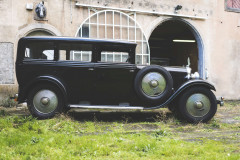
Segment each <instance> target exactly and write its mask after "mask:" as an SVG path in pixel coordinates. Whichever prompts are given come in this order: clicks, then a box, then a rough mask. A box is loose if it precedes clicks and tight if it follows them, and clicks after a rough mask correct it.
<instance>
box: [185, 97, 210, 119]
mask: <svg viewBox="0 0 240 160" xmlns="http://www.w3.org/2000/svg"><path fill="white" fill-rule="evenodd" d="M186 108H187V111H188V113H189V114H190V115H191V116H193V117H203V116H205V115H206V114H207V113H208V112H209V111H210V108H211V102H210V100H209V98H208V97H207V96H206V95H204V94H201V93H196V94H193V95H191V96H190V97H189V98H188V99H187V103H186Z"/></svg>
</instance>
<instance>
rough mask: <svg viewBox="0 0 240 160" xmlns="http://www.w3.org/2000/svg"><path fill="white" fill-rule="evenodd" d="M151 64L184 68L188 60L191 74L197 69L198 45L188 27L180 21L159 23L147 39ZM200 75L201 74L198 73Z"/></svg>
mask: <svg viewBox="0 0 240 160" xmlns="http://www.w3.org/2000/svg"><path fill="white" fill-rule="evenodd" d="M149 46H150V51H151V64H158V65H163V66H186V65H187V63H188V60H187V59H188V57H189V58H190V62H191V65H190V67H191V68H192V72H197V71H199V68H198V66H199V65H198V63H199V59H198V57H199V56H198V54H199V53H198V52H199V50H198V43H197V40H196V38H195V36H194V34H193V31H192V30H191V28H190V26H189V25H188V24H186V23H185V22H183V21H180V20H168V21H165V22H163V23H161V24H160V25H159V26H158V27H157V28H156V29H155V30H154V31H153V32H152V34H151V37H150V38H149ZM200 74H201V73H200Z"/></svg>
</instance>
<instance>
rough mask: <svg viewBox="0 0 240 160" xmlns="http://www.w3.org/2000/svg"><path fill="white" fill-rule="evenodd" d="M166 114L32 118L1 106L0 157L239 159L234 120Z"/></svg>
mask: <svg viewBox="0 0 240 160" xmlns="http://www.w3.org/2000/svg"><path fill="white" fill-rule="evenodd" d="M237 105H238V104H237ZM231 106H232V104H231ZM222 110H225V108H223V109H222ZM109 114H113V113H109ZM167 114H168V113H167V111H166V110H161V113H159V114H156V116H154V117H153V118H152V120H149V121H146V120H145V119H144V118H143V120H139V121H134V119H135V118H134V117H131V116H128V115H127V116H125V115H124V116H122V118H120V119H117V120H114V121H108V120H103V119H102V118H99V117H98V115H96V116H95V115H94V116H93V118H90V119H86V120H75V119H74V117H73V116H64V115H59V116H57V117H56V118H53V119H48V120H36V119H35V118H32V117H31V116H16V115H12V114H9V113H8V112H7V111H5V110H1V111H0V159H2V160H6V159H14V160H15V159H16V160H17V159H100V160H102V159H117V160H118V159H119V160H120V159H121V160H122V159H128V160H129V159H134V160H135V159H144V160H145V159H174V160H175V159H180V160H182V159H184V160H185V159H194V160H195V159H209V160H212V159H217V160H218V159H220V160H221V159H224V160H225V159H231V160H232V159H233V160H239V159H240V141H239V137H240V136H239V134H240V132H239V130H240V125H239V123H235V124H226V123H222V122H220V120H219V119H213V120H212V121H211V122H210V123H208V124H202V123H200V124H197V125H193V124H187V123H184V122H181V121H178V120H176V119H175V118H174V117H172V116H171V115H170V116H169V115H167ZM137 115H138V114H137ZM160 115H164V116H161V117H160ZM91 119H92V120H91ZM228 132H230V133H228ZM225 133H227V134H225Z"/></svg>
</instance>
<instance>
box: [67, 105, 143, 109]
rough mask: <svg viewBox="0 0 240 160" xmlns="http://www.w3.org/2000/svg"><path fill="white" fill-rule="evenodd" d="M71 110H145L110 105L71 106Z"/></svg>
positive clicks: (137, 107)
mask: <svg viewBox="0 0 240 160" xmlns="http://www.w3.org/2000/svg"><path fill="white" fill-rule="evenodd" d="M69 107H71V108H81V109H111V110H131V109H132V110H143V109H144V107H139V106H132V107H129V106H109V105H106V106H104V105H80V104H70V105H69Z"/></svg>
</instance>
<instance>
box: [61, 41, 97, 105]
mask: <svg viewBox="0 0 240 160" xmlns="http://www.w3.org/2000/svg"><path fill="white" fill-rule="evenodd" d="M93 52H94V46H93V45H92V44H82V43H80V42H79V43H65V44H59V61H58V62H57V72H58V76H59V77H60V79H61V80H63V82H64V83H65V85H66V86H67V90H68V97H69V101H70V102H69V103H72V104H77V103H79V102H80V101H89V100H90V99H91V96H92V94H93V89H94V82H95V76H96V74H95V73H94V72H95V71H94V70H93V68H94V63H93V62H92V55H93Z"/></svg>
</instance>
